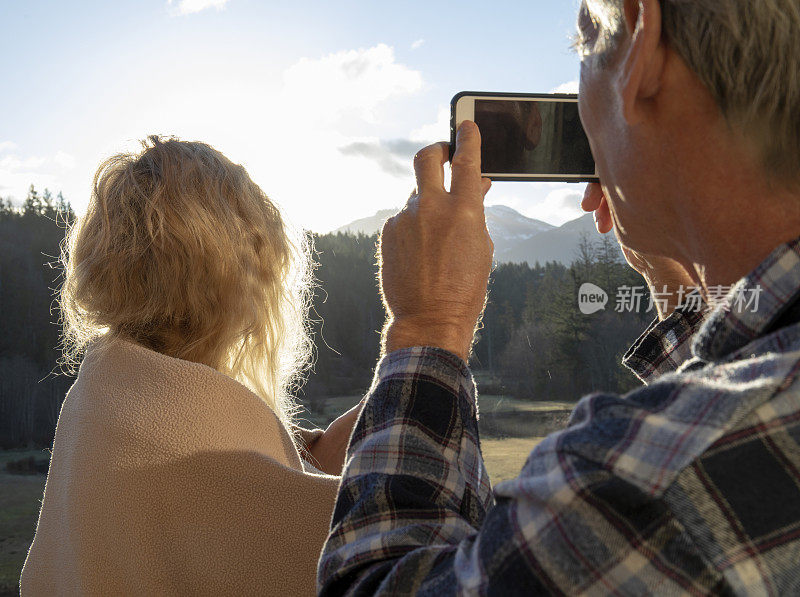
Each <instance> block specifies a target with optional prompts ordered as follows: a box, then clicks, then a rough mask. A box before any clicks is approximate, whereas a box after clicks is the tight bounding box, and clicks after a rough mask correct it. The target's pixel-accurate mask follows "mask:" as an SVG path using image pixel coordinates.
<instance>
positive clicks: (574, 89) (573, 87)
mask: <svg viewBox="0 0 800 597" xmlns="http://www.w3.org/2000/svg"><path fill="white" fill-rule="evenodd" d="M579 86H580V83H579V81H578V79H575V80H574V81H567V82H566V83H562V84H561V85H559V86H558V87H555V88H554V89H551V90H550V93H578V87H579Z"/></svg>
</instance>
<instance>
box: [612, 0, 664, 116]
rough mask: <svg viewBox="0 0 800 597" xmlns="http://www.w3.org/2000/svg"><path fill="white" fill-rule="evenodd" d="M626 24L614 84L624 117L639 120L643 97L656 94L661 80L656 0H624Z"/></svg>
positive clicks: (661, 45) (661, 56) (660, 46)
mask: <svg viewBox="0 0 800 597" xmlns="http://www.w3.org/2000/svg"><path fill="white" fill-rule="evenodd" d="M624 11H625V26H626V32H627V38H628V39H629V40H630V42H629V44H628V45H627V48H625V50H624V52H623V55H622V58H621V63H620V72H619V78H618V79H617V82H616V86H617V92H618V93H619V96H620V99H621V100H622V110H623V116H624V117H625V121H626V122H627V123H628V124H630V125H634V124H637V123H638V122H640V121H641V119H642V116H643V113H642V107H643V100H644V102H646V101H647V100H649V99H651V98H652V97H653V96H655V95H656V94H657V93H658V91H659V88H660V86H661V82H662V76H663V71H664V62H665V54H666V48H665V47H664V44H663V42H662V39H661V6H660V4H659V1H658V0H625V2H624Z"/></svg>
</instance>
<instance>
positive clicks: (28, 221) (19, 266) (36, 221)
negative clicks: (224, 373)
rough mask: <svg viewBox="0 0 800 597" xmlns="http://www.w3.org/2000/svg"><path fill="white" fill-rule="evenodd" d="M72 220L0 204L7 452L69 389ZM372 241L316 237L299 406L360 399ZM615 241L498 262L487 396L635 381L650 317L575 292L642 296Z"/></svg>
mask: <svg viewBox="0 0 800 597" xmlns="http://www.w3.org/2000/svg"><path fill="white" fill-rule="evenodd" d="M74 217H75V214H74V212H73V210H72V208H71V206H70V205H69V203H68V202H67V201H65V200H64V198H63V197H62V196H61V194H60V193H59V194H58V196H56V197H53V195H52V194H51V193H50V192H49V191H47V190H45V191H44V192H42V193H39V192H38V191H36V189H35V188H34V187H33V186H32V187H31V188H30V191H29V193H28V196H27V198H26V200H25V202H24V203H23V205H22V207H20V208H15V207H12V205H11V202H10V201H7V200H2V199H0V448H11V447H23V446H50V445H51V443H52V438H53V431H54V428H55V423H56V421H57V418H58V413H59V410H60V407H61V403H62V401H63V399H64V395H65V393H66V391H67V390H68V389H69V386H70V385H71V384H72V383H73V381H74V379H73V378H72V377H70V376H68V375H65V374H63V373H62V372H61V371H60V370H59V368H58V366H57V361H58V357H59V350H58V342H59V327H58V321H59V312H58V306H57V304H56V302H55V291H56V289H57V288H58V286H59V284H60V282H61V270H60V269H59V267H58V255H59V252H60V243H61V241H62V239H63V238H64V234H65V230H66V227H67V225H68V224H69V222H71V221H72V220H73V219H74ZM376 240H377V239H376V237H375V236H365V235H360V236H352V235H345V234H324V235H313V244H314V247H315V252H316V261H317V264H318V265H317V267H316V270H315V277H316V280H317V285H316V288H315V290H314V303H313V308H312V311H311V318H312V322H311V328H312V333H313V338H314V342H315V345H316V352H315V357H314V365H313V368H312V371H311V373H310V374H309V379H308V382H307V384H306V385H305V387H304V388H303V389H302V390H301V394H300V400H301V401H302V402H313V401H314V400H315V399H317V398H321V397H325V396H332V395H346V394H355V393H360V392H363V391H364V390H365V389H366V388H367V387H368V386H369V383H370V381H371V376H372V371H373V368H374V365H375V362H376V360H377V358H378V352H379V342H380V330H381V326H382V324H383V321H384V311H383V307H382V305H381V303H380V300H379V297H378V294H377V282H376V274H377V271H376V266H375V244H376ZM618 255H619V253H618V250H617V247H616V246H615V245H614V242H613V240H611V239H608V238H605V237H604V240H603V241H602V242H599V243H597V244H592V242H590V241H589V240H588V239H584V241H583V242H582V243H581V245H580V246H579V247H578V248H577V249H576V254H575V261H574V262H573V263H572V265H571V266H569V267H567V266H564V265H562V264H559V263H547V264H538V263H537V264H534V265H528V264H499V265H497V266H496V267H495V269H494V271H493V273H492V278H491V282H490V289H489V300H488V303H487V307H486V312H485V314H484V318H483V322H482V326H481V329H480V330H479V332H478V336H477V341H476V344H475V347H474V354H473V357H472V359H471V365H472V368H473V370H474V371H475V374H476V378H477V380H478V385H479V390H480V391H482V392H484V393H491V394H504V395H509V396H513V397H516V398H519V399H525V400H573V399H577V398H579V397H580V396H581V395H583V394H585V393H587V392H591V391H595V390H608V391H617V392H622V391H626V390H628V389H630V388H632V387H634V386H635V385H636V384H637V382H636V380H635V378H634V377H633V376H632V375H631V374H630V373H629V372H628V371H627V370H626V369H624V367H622V366H621V365H620V359H621V357H622V354H623V353H624V351H625V350H626V349H627V347H628V346H629V344H630V343H631V342H632V341H633V340H634V339H635V338H636V337H637V335H638V334H639V333H640V332H641V331H642V329H643V328H644V326H645V325H646V323H647V322H648V321H649V320H650V319H651V318H652V312H650V313H647V312H645V311H646V310H647V307H648V301H647V300H646V299H645V300H643V301H642V303H641V305H640V307H639V308H638V310H636V311H634V312H629V311H624V312H617V311H615V309H614V308H613V307H614V305H613V298H612V299H610V300H611V302H610V303H609V305H608V306H607V308H606V309H605V310H602V311H600V312H598V313H595V314H592V315H584V314H583V313H581V311H580V310H579V309H578V302H577V297H578V289H579V288H580V286H581V285H582V284H583V283H584V282H591V283H593V284H596V285H598V286H600V287H601V288H604V289H606V290H608V291H612V290H613V289H616V288H619V287H624V286H643V281H642V279H641V277H640V276H639V275H638V274H637V273H636V272H634V271H633V270H631V269H630V268H629V267H628V266H627V265H625V264H624V263H621V262H620V261H619V258H618Z"/></svg>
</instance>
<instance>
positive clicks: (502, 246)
mask: <svg viewBox="0 0 800 597" xmlns="http://www.w3.org/2000/svg"><path fill="white" fill-rule="evenodd" d="M395 213H397V210H394V209H382V210H380V211H379V212H377V213H376V214H374V215H372V216H369V217H366V218H360V219H358V220H354V221H353V222H350V223H349V224H346V225H344V226H342V227H340V228H337V229H336V230H334V232H343V233H349V234H359V233H361V234H367V235H371V234H376V233H377V232H379V231H380V229H381V227H382V226H383V223H384V222H385V221H386V219H387V218H389V217H391V216H393V215H394V214H395ZM486 226H487V227H488V228H489V234H491V235H492V240H493V241H494V258H495V261H498V262H500V263H506V262H511V263H522V262H528V264H530V265H533V264H534V263H536V262H537V261H538V262H539V263H542V264H544V263H546V262H548V261H557V262H559V263H563V264H564V265H569V264H570V263H572V262H573V261H574V260H575V258H576V256H577V252H578V245H579V244H580V242H581V238H582V237H583V236H584V235H588V237H589V239H590V240H592V241H599V240H600V234H599V233H598V232H597V230H596V229H595V226H594V218H593V217H592V214H586V215H583V216H581V217H580V218H577V219H575V220H571V221H569V222H567V223H566V224H563V225H562V226H553V225H552V224H548V223H547V222H542V221H541V220H535V219H533V218H528V217H526V216H524V215H522V214H521V213H519V212H518V211H516V210H515V209H512V208H511V207H507V206H505V205H490V206H487V207H486ZM620 256H621V253H620Z"/></svg>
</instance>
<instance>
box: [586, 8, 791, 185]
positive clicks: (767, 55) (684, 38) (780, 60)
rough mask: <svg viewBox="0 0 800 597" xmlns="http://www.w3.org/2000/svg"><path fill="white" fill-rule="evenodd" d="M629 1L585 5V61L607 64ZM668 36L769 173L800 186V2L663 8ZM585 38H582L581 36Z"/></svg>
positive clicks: (618, 36) (623, 28)
mask: <svg viewBox="0 0 800 597" xmlns="http://www.w3.org/2000/svg"><path fill="white" fill-rule="evenodd" d="M623 5H624V0H585V6H586V9H587V11H588V15H589V16H590V18H591V19H592V21H593V22H594V25H595V27H596V28H597V30H598V31H597V33H598V35H597V38H596V41H595V42H594V44H593V47H587V46H588V44H587V43H586V42H585V41H583V40H581V39H580V38H578V39H577V40H576V46H577V48H578V50H579V52H580V53H581V54H583V55H584V56H590V55H591V56H597V57H599V59H600V61H601V63H606V62H607V61H608V60H609V59H610V57H611V56H612V54H613V53H614V49H615V48H616V47H617V46H618V42H619V40H620V38H621V37H622V35H623V34H624V32H625V17H624V14H623ZM661 7H662V23H663V25H662V27H663V34H664V36H665V38H666V39H667V40H668V43H669V44H670V45H671V47H672V48H673V49H674V50H675V51H676V52H677V53H678V54H679V55H680V56H681V58H683V60H684V61H685V62H686V64H687V65H688V66H689V68H691V69H692V70H693V71H694V72H695V74H697V76H698V77H699V78H700V80H701V81H702V82H703V83H704V84H705V86H706V87H707V88H708V90H709V91H710V93H711V95H712V97H713V98H714V100H715V101H716V103H717V105H718V106H719V108H720V110H721V112H722V114H723V115H724V117H725V118H726V119H727V121H728V123H730V124H731V125H733V126H736V127H738V128H739V129H740V130H741V131H742V132H743V133H744V135H745V136H746V137H747V138H748V139H750V140H751V141H753V142H754V143H755V144H756V147H757V148H758V149H759V151H760V152H761V158H762V161H763V164H764V166H765V169H766V171H767V172H768V173H770V174H771V175H773V176H774V177H775V178H776V179H778V180H780V181H784V182H787V183H789V184H791V185H797V184H799V183H800V2H798V0H661ZM579 35H580V33H579Z"/></svg>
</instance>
